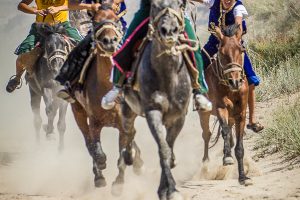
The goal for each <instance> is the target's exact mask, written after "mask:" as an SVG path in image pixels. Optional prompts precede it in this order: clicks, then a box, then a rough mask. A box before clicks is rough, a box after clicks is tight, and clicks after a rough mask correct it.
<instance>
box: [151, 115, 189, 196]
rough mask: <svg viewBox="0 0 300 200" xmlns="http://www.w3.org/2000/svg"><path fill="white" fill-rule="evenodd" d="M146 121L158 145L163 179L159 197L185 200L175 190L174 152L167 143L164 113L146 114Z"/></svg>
mask: <svg viewBox="0 0 300 200" xmlns="http://www.w3.org/2000/svg"><path fill="white" fill-rule="evenodd" d="M146 119H147V122H148V125H149V128H150V130H151V133H152V135H153V137H154V139H155V141H156V143H157V145H158V150H159V157H160V165H161V179H160V185H159V188H158V196H159V199H160V200H175V199H176V200H179V199H183V197H182V196H181V194H180V193H179V192H178V191H177V190H176V188H175V185H176V183H175V180H174V178H173V175H172V172H171V166H170V163H171V159H172V151H171V148H170V147H169V144H168V142H167V141H166V138H165V137H166V129H165V127H164V126H163V124H162V112H161V111H159V110H151V111H148V112H146Z"/></svg>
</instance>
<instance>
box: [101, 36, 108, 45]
mask: <svg viewBox="0 0 300 200" xmlns="http://www.w3.org/2000/svg"><path fill="white" fill-rule="evenodd" d="M102 43H103V44H105V45H107V44H108V43H109V39H108V38H107V37H105V38H103V40H102Z"/></svg>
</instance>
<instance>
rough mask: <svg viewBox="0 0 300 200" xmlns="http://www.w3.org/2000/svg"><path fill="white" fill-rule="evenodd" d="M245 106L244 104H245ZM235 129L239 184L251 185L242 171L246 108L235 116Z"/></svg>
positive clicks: (250, 181)
mask: <svg viewBox="0 0 300 200" xmlns="http://www.w3.org/2000/svg"><path fill="white" fill-rule="evenodd" d="M245 108H246V106H245ZM235 122H236V123H235V127H236V128H235V129H236V146H235V149H234V150H235V157H236V159H237V162H238V171H239V182H240V184H241V185H245V186H247V185H252V184H253V182H252V180H251V179H250V178H248V177H247V176H246V175H245V171H244V145H243V137H244V129H245V124H246V110H245V111H243V112H241V114H238V115H237V116H236V117H235Z"/></svg>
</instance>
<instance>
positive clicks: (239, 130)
mask: <svg viewBox="0 0 300 200" xmlns="http://www.w3.org/2000/svg"><path fill="white" fill-rule="evenodd" d="M215 36H216V37H217V38H218V39H219V41H220V44H219V50H218V54H217V57H216V59H215V60H214V61H213V62H212V64H211V65H210V66H209V67H208V68H207V69H206V70H205V77H206V81H207V84H208V88H209V98H210V100H211V101H212V103H213V111H212V112H213V113H212V114H213V115H216V116H217V118H218V120H219V123H220V127H221V133H222V137H223V139H224V149H223V153H224V157H223V165H232V164H233V163H234V160H233V158H232V156H231V148H232V147H233V146H234V143H233V137H232V127H233V125H235V130H236V133H235V134H236V146H235V156H236V158H237V161H238V172H239V182H240V184H244V185H249V184H251V179H249V178H248V177H246V175H245V172H244V165H243V158H244V147H243V134H244V128H245V120H246V108H247V99H248V82H247V79H246V77H245V76H244V70H243V52H244V51H245V50H244V48H243V47H242V45H241V37H242V31H241V29H240V27H239V25H236V24H234V25H232V26H229V27H227V28H226V29H225V30H223V33H222V32H221V30H220V29H219V28H218V27H216V34H215ZM199 115H200V122H201V127H202V129H203V134H202V137H203V139H204V143H205V150H204V157H203V161H207V160H208V159H209V158H208V145H209V140H210V137H211V132H210V130H209V117H210V115H211V112H201V111H199Z"/></svg>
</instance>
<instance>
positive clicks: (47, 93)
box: [43, 88, 58, 137]
mask: <svg viewBox="0 0 300 200" xmlns="http://www.w3.org/2000/svg"><path fill="white" fill-rule="evenodd" d="M43 98H44V102H45V105H46V108H45V110H46V114H47V118H48V123H47V125H45V126H44V131H45V132H46V135H47V137H49V136H50V134H51V133H53V130H54V125H53V122H54V117H55V115H56V112H57V109H58V106H57V105H55V104H54V103H53V96H52V90H51V89H48V88H44V90H43Z"/></svg>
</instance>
